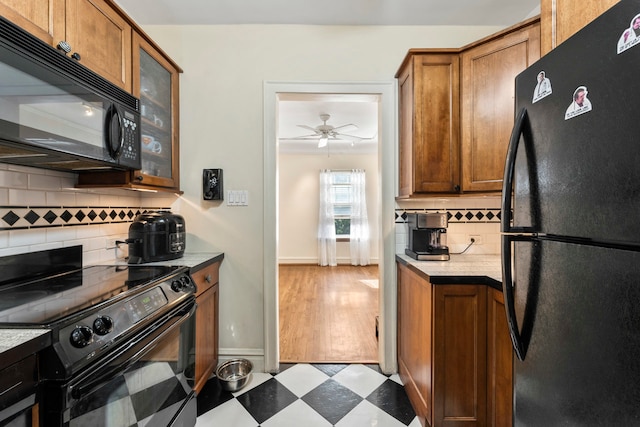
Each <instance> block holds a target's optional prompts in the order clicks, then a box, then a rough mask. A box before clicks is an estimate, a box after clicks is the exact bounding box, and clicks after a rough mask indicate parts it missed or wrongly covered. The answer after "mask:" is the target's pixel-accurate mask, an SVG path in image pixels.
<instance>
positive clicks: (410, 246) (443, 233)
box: [404, 213, 449, 261]
mask: <svg viewBox="0 0 640 427" xmlns="http://www.w3.org/2000/svg"><path fill="white" fill-rule="evenodd" d="M447 225H448V218H447V214H446V213H412V214H408V216H407V231H408V236H407V237H408V238H407V248H406V249H405V250H404V253H405V254H407V255H409V256H410V257H411V258H413V259H417V260H420V261H448V260H449V248H448V247H447V245H446V244H447Z"/></svg>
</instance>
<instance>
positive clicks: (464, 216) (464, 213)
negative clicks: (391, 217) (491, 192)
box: [396, 208, 502, 224]
mask: <svg viewBox="0 0 640 427" xmlns="http://www.w3.org/2000/svg"><path fill="white" fill-rule="evenodd" d="M429 212H433V213H435V212H446V213H447V216H448V218H449V222H450V223H486V222H498V223H499V222H500V218H501V216H502V212H501V209H500V208H495V209H492V208H481V209H478V208H468V209H464V208H463V209H445V210H443V209H396V224H404V223H406V222H407V214H409V213H429Z"/></svg>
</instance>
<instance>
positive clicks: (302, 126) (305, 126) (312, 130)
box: [296, 125, 319, 134]
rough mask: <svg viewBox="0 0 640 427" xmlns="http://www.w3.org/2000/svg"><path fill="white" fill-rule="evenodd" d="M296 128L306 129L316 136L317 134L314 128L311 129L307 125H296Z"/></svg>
mask: <svg viewBox="0 0 640 427" xmlns="http://www.w3.org/2000/svg"><path fill="white" fill-rule="evenodd" d="M296 126H298V127H299V128H303V129H308V130H310V131H311V132H315V133H316V134H318V133H319V132H318V131H317V130H316V129H315V128H312V127H311V126H307V125H296Z"/></svg>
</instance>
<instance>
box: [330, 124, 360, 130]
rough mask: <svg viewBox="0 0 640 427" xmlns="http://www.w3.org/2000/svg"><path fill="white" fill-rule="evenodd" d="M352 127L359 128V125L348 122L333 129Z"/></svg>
mask: <svg viewBox="0 0 640 427" xmlns="http://www.w3.org/2000/svg"><path fill="white" fill-rule="evenodd" d="M351 127H352V128H353V129H352V130H356V129H358V126H356V125H354V124H353V123H348V124H346V125H342V126H337V127H334V128H333V129H332V130H333V131H336V130H338V129H342V130H344V128H351Z"/></svg>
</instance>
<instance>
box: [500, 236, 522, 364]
mask: <svg viewBox="0 0 640 427" xmlns="http://www.w3.org/2000/svg"><path fill="white" fill-rule="evenodd" d="M513 240H518V237H517V236H512V235H508V234H503V235H502V293H503V295H504V308H505V311H506V314H507V325H508V326H509V335H510V336H511V343H512V344H513V350H514V351H515V353H516V356H517V357H518V359H520V360H522V361H524V358H525V355H526V349H525V345H524V341H523V340H522V335H521V334H520V328H518V319H517V318H516V308H515V301H514V296H513V287H514V283H513V273H512V271H511V242H512V241H513Z"/></svg>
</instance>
